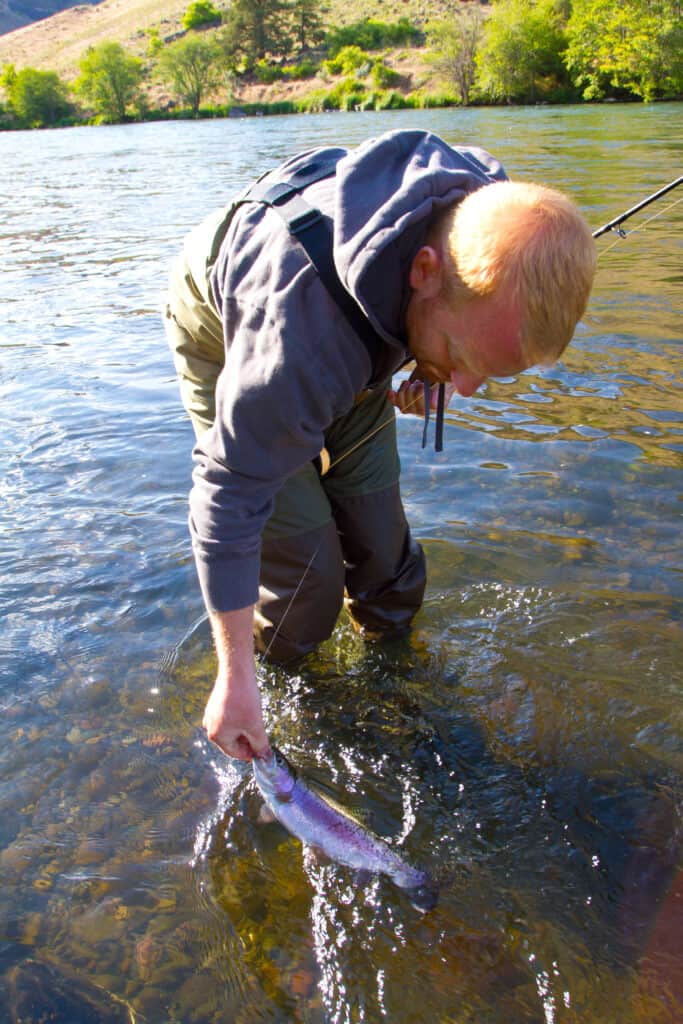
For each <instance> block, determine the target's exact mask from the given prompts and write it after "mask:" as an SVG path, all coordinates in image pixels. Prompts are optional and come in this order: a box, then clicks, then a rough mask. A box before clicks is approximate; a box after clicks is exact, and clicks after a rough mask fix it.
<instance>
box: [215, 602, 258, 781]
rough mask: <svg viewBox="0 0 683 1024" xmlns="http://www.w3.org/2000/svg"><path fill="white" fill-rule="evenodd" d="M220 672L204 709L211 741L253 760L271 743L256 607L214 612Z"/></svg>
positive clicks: (234, 753)
mask: <svg viewBox="0 0 683 1024" xmlns="http://www.w3.org/2000/svg"><path fill="white" fill-rule="evenodd" d="M210 618H211V627H212V630H213V637H214V641H215V644H216V654H217V655H218V676H217V678H216V682H215V683H214V687H213V690H212V691H211V695H210V696H209V699H208V701H207V704H206V709H205V711H204V721H203V725H204V728H205V729H206V734H207V736H208V737H209V739H210V740H211V742H212V743H215V744H216V746H218V747H220V749H221V750H222V751H223V752H224V753H225V754H227V755H228V756H229V757H237V758H239V759H240V760H242V761H250V760H251V758H252V757H262V756H264V755H265V754H267V753H268V751H269V749H270V747H269V744H268V737H267V735H266V730H265V726H264V724H263V712H262V710H261V695H260V693H259V687H258V682H257V680H256V664H255V662H254V641H253V625H254V609H253V608H252V607H249V608H239V609H237V610H236V611H233V612H212V613H211V615H210Z"/></svg>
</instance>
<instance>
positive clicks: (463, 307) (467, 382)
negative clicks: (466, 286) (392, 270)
mask: <svg viewBox="0 0 683 1024" xmlns="http://www.w3.org/2000/svg"><path fill="white" fill-rule="evenodd" d="M443 272H444V266H443V261H442V257H441V253H440V252H439V250H438V249H436V248H433V247H431V246H424V247H423V248H422V249H420V250H419V252H418V253H417V255H416V257H415V259H414V261H413V264H412V267H411V272H410V284H411V288H412V292H411V296H410V300H409V302H408V308H407V312H406V329H407V334H408V346H409V348H410V351H411V353H412V355H413V357H414V359H415V362H416V363H417V376H419V377H420V378H422V379H424V380H427V381H429V382H430V383H431V384H435V383H439V382H444V383H451V384H452V385H453V386H454V387H455V389H456V391H457V392H458V394H460V395H463V396H464V397H469V396H470V395H473V394H474V392H475V391H476V390H477V388H478V387H479V386H480V385H481V384H483V383H484V381H485V380H486V379H487V378H488V377H507V376H512V375H514V374H518V373H521V372H522V370H526V369H528V368H529V365H530V364H529V363H528V362H527V361H526V359H525V357H524V355H523V353H522V344H521V341H522V326H521V316H520V312H519V309H518V307H517V304H516V302H515V300H514V298H513V296H512V295H510V294H508V293H507V291H506V290H505V289H503V290H501V292H499V293H497V294H495V295H487V296H484V297H477V298H469V299H465V300H462V301H460V302H459V304H457V305H453V304H449V302H448V301H447V300H446V298H445V297H444V296H443V294H442V287H441V285H442V274H443Z"/></svg>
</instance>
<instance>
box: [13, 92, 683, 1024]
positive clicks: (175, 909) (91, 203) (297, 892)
mask: <svg viewBox="0 0 683 1024" xmlns="http://www.w3.org/2000/svg"><path fill="white" fill-rule="evenodd" d="M403 126H415V127H424V128H427V127H428V128H430V129H432V130H435V131H437V132H438V133H439V134H441V135H442V136H443V137H445V138H446V139H447V140H449V141H452V142H461V141H464V142H469V143H471V144H475V143H476V144H480V145H483V146H485V147H486V148H488V149H490V150H491V151H492V152H494V153H495V154H496V155H497V156H499V157H500V158H501V159H502V161H503V163H504V164H505V166H506V168H507V170H508V172H509V173H510V174H511V175H513V176H519V177H530V178H536V179H540V180H544V181H546V182H548V183H549V184H553V185H558V186H560V187H563V188H565V189H567V190H569V191H570V192H571V193H572V194H573V195H574V197H575V198H576V199H577V200H578V201H579V203H580V204H581V205H582V206H583V208H584V209H585V211H586V213H587V216H588V218H589V220H590V222H591V223H592V224H594V225H595V226H599V225H600V224H602V223H604V222H605V221H607V220H609V219H611V218H612V217H613V216H615V215H617V214H618V213H620V212H622V211H623V210H625V209H626V208H628V207H629V206H631V205H633V204H634V203H635V202H637V201H638V200H639V199H641V198H643V197H644V196H645V195H647V194H649V193H650V192H652V191H654V190H655V189H657V188H658V187H659V186H661V185H662V184H665V183H666V182H668V181H669V180H671V179H673V178H674V177H676V176H677V175H678V174H680V162H681V146H680V139H681V137H682V129H683V107H682V106H681V105H662V106H653V107H650V108H646V107H637V106H624V107H622V106H617V105H605V106H603V107H596V108H533V109H525V110H476V111H464V112H463V111H439V112H410V113H402V112H396V113H393V114H367V115H366V114H362V115H361V114H358V115H342V114H340V115H320V116H314V117H299V118H281V119H270V118H265V119H254V120H250V121H241V122H232V121H221V122H210V123H209V122H202V123H198V124H193V123H182V124H150V125H132V126H125V127H123V126H122V127H111V128H87V129H85V128H75V129H68V130H64V131H58V132H33V133H16V134H4V135H0V161H1V166H2V169H3V174H2V175H0V199H1V202H0V262H1V264H2V268H3V273H2V274H1V275H0V300H1V308H2V321H1V322H0V394H1V397H2V404H1V406H0V409H1V415H2V421H3V430H2V436H3V442H4V443H3V479H2V496H3V501H2V504H0V529H1V530H2V536H3V544H2V545H1V547H0V572H1V573H2V584H3V585H2V591H1V593H0V609H1V611H2V617H3V629H2V633H1V634H0V658H1V674H0V708H1V709H2V717H1V719H0V849H1V852H0V876H1V877H2V886H1V887H0V978H1V979H2V980H1V981H0V1018H2V1017H3V1013H4V1014H5V1016H8V1015H9V1012H10V1009H9V1008H10V1007H11V1006H14V1007H15V1008H16V1005H17V1000H18V998H19V995H18V993H19V992H20V991H21V981H22V979H24V980H25V979H27V978H33V977H35V975H34V974H31V971H30V968H29V966H28V962H29V960H38V961H41V962H49V963H50V964H52V965H54V967H55V970H56V971H57V972H59V974H63V975H64V976H65V977H66V978H67V984H69V983H70V984H71V985H72V991H73V992H75V993H76V995H78V997H79V998H81V997H82V999H83V1000H84V1002H83V1005H84V1006H85V999H86V996H85V995H82V994H81V993H80V989H79V988H78V986H77V983H76V982H75V981H74V980H73V979H74V978H76V979H78V984H82V985H83V986H90V990H89V991H90V993H91V998H92V999H93V1000H95V1001H97V1000H100V1002H101V1019H105V1017H104V1014H105V1007H106V1008H110V1007H111V1006H112V1005H113V1004H112V1002H111V1001H112V999H113V998H114V997H116V998H117V999H119V1000H123V1001H124V1002H125V1004H127V1005H128V1006H130V1007H131V1008H133V1009H134V1010H135V1012H136V1013H137V1014H138V1015H139V1016H141V1017H142V1018H143V1019H145V1020H147V1021H150V1022H166V1021H179V1022H183V1024H185V1022H187V1024H190V1022H197V1024H204V1022H207V1024H208V1022H214V1021H236V1022H239V1024H252V1022H253V1024H255V1022H261V1021H267V1022H275V1021H278V1022H279V1021H282V1022H285V1021H305V1022H312V1024H319V1022H334V1024H345V1022H348V1024H355V1022H360V1021H369V1022H375V1021H384V1020H387V1021H392V1022H394V1024H405V1022H413V1021H440V1022H441V1021H442V1022H453V1024H456V1022H457V1024H465V1022H470V1021H472V1022H474V1021H476V1022H479V1024H480V1022H498V1021H500V1022H503V1021H505V1022H511V1021H512V1022H515V1024H535V1022H537V1021H539V1022H549V1024H551V1022H554V1024H559V1022H575V1021H576V1022H579V1021H581V1022H591V1024H592V1022H595V1024H597V1022H600V1024H603V1022H611V1021H615V1022H617V1021H618V1022H621V1024H636V1022H638V1024H640V1022H644V1021H648V1022H650V1021H654V1022H659V1021H674V1020H680V1019H681V1017H682V1015H683V1011H682V1010H681V1005H682V1004H683V979H682V976H681V964H680V958H679V946H680V939H681V924H680V922H681V913H680V905H681V900H682V899H683V882H682V877H683V876H682V875H681V874H680V868H681V846H680V837H681V817H680V810H681V795H682V792H683V789H682V786H681V779H682V773H683V763H682V759H681V751H682V743H681V739H682V735H683V723H682V721H681V710H680V709H681V702H680V692H681V683H682V682H683V666H682V657H681V651H682V648H683V643H682V642H683V624H682V618H683V616H682V611H683V579H682V576H681V568H682V567H681V541H680V526H681V500H682V490H683V489H682V486H681V484H682V478H683V473H682V467H683V456H682V452H683V411H682V410H683V403H682V402H681V338H682V335H683V332H682V330H681V328H682V319H681V298H680V296H681V279H682V274H681V267H682V261H681V256H682V252H683V230H682V229H683V216H682V214H681V211H682V210H683V205H678V206H676V207H674V208H672V209H670V210H666V211H665V210H664V208H665V207H668V206H669V205H670V201H669V199H668V198H667V199H665V200H662V201H661V202H660V203H659V204H657V206H656V207H653V208H652V209H651V210H650V211H648V213H647V214H644V215H643V216H641V217H638V218H637V220H636V221H635V222H634V223H633V225H632V226H633V227H634V228H637V227H640V226H641V225H643V224H644V222H645V220H646V217H647V216H649V215H650V214H651V213H655V212H657V213H659V214H660V216H658V217H657V218H656V219H655V220H653V221H652V222H651V223H649V224H647V225H646V226H645V228H644V230H642V231H635V232H634V233H633V234H632V235H631V236H630V237H628V238H626V239H623V240H619V239H617V238H616V237H615V236H614V235H609V236H606V237H605V238H604V239H601V240H600V241H599V243H598V244H599V248H600V250H601V258H600V269H599V273H598V278H597V282H596V288H595V292H594V296H593V300H592V302H591V306H590V309H589V312H588V315H587V316H586V318H585V321H584V323H583V324H582V325H581V326H580V328H579V330H578V332H577V337H576V339H575V342H574V344H573V345H572V347H571V349H570V350H569V351H568V352H567V354H566V358H565V359H564V360H563V362H562V363H561V364H560V365H558V366H556V367H555V368H553V369H550V370H544V371H538V372H537V371H531V372H528V373H525V374H524V375H522V376H521V377H519V378H516V379H507V380H504V381H495V382H491V383H489V384H488V385H487V386H486V387H485V388H484V389H482V391H481V392H480V393H479V394H478V395H477V396H475V397H474V398H473V399H469V400H460V399H456V400H454V402H453V403H452V405H451V409H450V412H449V414H448V418H447V425H446V432H445V441H446V443H445V451H444V452H443V453H442V454H441V455H435V454H434V453H433V452H430V451H425V452H423V451H422V450H421V449H420V443H419V442H420V435H421V425H420V424H419V422H418V421H417V420H414V419H410V418H408V417H406V418H405V419H402V420H401V422H400V427H399V429H400V441H401V452H402V463H403V476H402V486H403V492H404V498H405V502H406V506H407V508H408V512H409V517H410V520H411V522H412V523H413V525H414V529H415V533H416V534H417V535H418V537H419V538H420V539H421V541H422V543H423V544H424V546H425V548H426V550H427V556H428V562H429V571H430V579H429V587H428V592H427V598H426V602H425V606H424V609H423V611H422V612H421V613H420V616H419V618H418V620H417V622H416V627H415V630H414V632H413V634H412V636H411V638H410V641H409V642H404V643H401V644H385V645H374V644H365V643H363V642H362V641H361V640H360V639H359V638H358V637H356V636H355V634H354V633H353V632H352V630H351V629H350V627H349V625H348V622H347V621H345V620H343V619H342V620H341V621H340V624H339V627H338V629H337V632H336V633H335V636H334V637H333V638H332V639H331V640H330V641H329V642H328V643H327V644H325V645H324V646H323V647H322V648H321V649H320V650H319V651H318V652H317V653H316V654H315V655H314V656H311V657H310V658H309V659H307V661H306V662H305V663H304V664H303V665H301V666H300V667H299V668H298V669H297V670H296V671H295V672H283V671H275V670H272V669H269V670H265V669H264V692H265V700H266V706H267V716H268V721H269V723H270V726H271V728H272V732H273V735H274V737H275V738H276V739H277V742H278V743H279V745H280V746H281V747H282V748H283V749H284V750H285V751H286V752H287V753H288V754H289V756H290V757H291V759H293V760H294V761H295V762H296V763H298V764H300V765H301V767H302V769H303V770H304V771H306V772H307V773H308V774H309V775H310V776H311V777H313V778H314V779H317V780H318V781H319V782H321V783H323V784H325V785H326V786H327V787H328V789H329V790H330V791H331V792H332V793H334V794H335V795H336V796H337V797H338V798H339V799H341V800H345V801H347V802H349V803H351V804H352V805H354V806H357V807H359V808H361V809H362V811H363V813H364V814H365V815H366V817H367V819H368V821H369V823H370V824H372V826H373V827H374V828H375V829H376V830H377V831H379V832H380V833H382V834H383V835H385V836H389V837H393V838H394V839H395V841H396V842H397V843H398V844H399V845H400V846H401V848H402V849H403V851H404V852H405V854H406V856H408V857H410V858H412V859H413V860H414V861H415V862H416V863H419V864H421V865H424V866H425V867H427V868H429V869H430V870H432V871H433V872H434V873H435V874H436V875H437V876H438V877H439V878H440V880H441V886H442V888H441V898H440V902H439V905H438V907H437V909H436V910H435V911H433V912H432V913H430V914H427V915H424V916H423V915H420V914H419V913H417V912H416V911H415V910H414V909H413V908H412V907H411V906H410V903H409V901H408V900H407V899H406V898H405V896H404V895H403V894H401V893H400V892H398V891H397V890H396V889H395V888H394V887H393V886H392V885H391V883H390V882H387V881H384V880H381V881H379V880H373V881H372V882H371V883H369V884H361V885H358V884H357V882H356V880H355V879H354V878H353V876H352V875H351V873H350V872H348V871H347V870H345V869H343V868H339V867H335V866H334V865H319V864H316V863H314V862H312V861H310V859H309V858H308V857H307V856H305V855H304V854H303V853H302V850H301V847H300V846H299V845H298V844H297V843H296V842H294V841H291V840H289V839H288V838H287V837H286V835H285V834H284V833H283V832H282V831H281V830H279V828H278V827H277V826H275V825H267V826H263V825H260V824H259V823H258V809H259V802H258V799H257V797H256V793H255V790H254V787H253V783H252V781H251V779H250V775H249V771H248V770H246V769H244V768H243V766H240V765H235V764H233V763H231V762H229V761H227V760H226V759H224V758H221V757H220V755H218V754H217V753H216V752H215V751H214V750H213V749H210V748H209V745H208V744H207V743H206V741H205V739H204V737H203V734H202V732H201V729H200V722H201V714H202V709H203V703H204V700H205V698H206V695H207V693H208V690H209V688H210V685H211V677H212V673H213V656H212V654H211V645H210V639H209V635H208V629H207V626H206V623H205V622H204V621H203V618H202V604H201V597H200V595H199V591H198V587H197V585H196V582H195V577H194V569H193V565H192V560H191V555H190V549H189V543H188V538H187V532H186V494H187V490H188V486H189V472H190V460H189V450H190V447H191V430H190V428H189V425H188V424H187V422H186V421H185V418H184V414H183V412H182V410H181V408H180V403H179V399H178V395H177V389H176V385H175V381H174V379H173V371H172V364H171V359H170V356H169V355H168V353H167V351H166V348H165V341H164V337H163V331H162V327H161V321H160V317H159V309H160V306H161V301H162V293H163V289H164V285H165V275H166V271H167V266H168V263H169V260H170V259H171V257H172V256H173V254H174V253H175V251H176V248H177V246H178V244H179V241H180V239H181V237H182V235H183V233H184V232H185V231H186V230H187V229H189V228H190V227H191V226H193V225H194V223H195V222H196V221H197V220H199V219H200V218H201V216H203V214H204V213H206V212H208V211H209V210H210V209H211V208H212V207H213V206H215V205H218V204H220V203H221V202H222V201H223V200H224V199H225V198H227V197H228V196H229V195H230V194H231V193H232V192H233V191H234V190H236V189H237V188H239V187H241V186H242V185H243V184H245V183H246V182H248V181H249V179H250V178H251V177H252V176H254V175H255V174H257V173H259V172H260V171H261V170H263V169H264V168H265V167H267V166H270V165H272V164H275V163H277V162H279V161H280V160H281V159H284V158H285V157H286V156H287V155H289V154H291V153H293V152H296V151H297V150H300V149H305V148H307V147H310V146H312V145H317V144H322V143H326V142H334V143H342V144H352V143H355V142H357V141H360V140H361V139H362V138H364V137H367V136H368V135H373V134H378V133H379V132H381V131H383V130H386V129H389V128H393V127H403ZM676 198H678V197H677V195H676V193H674V194H673V195H672V196H671V202H673V201H674V200H675V199H676ZM615 242H616V245H614V243H615ZM44 977H45V976H44V975H41V978H43V982H42V983H43V984H44V985H45V988H46V991H45V998H46V999H52V1005H53V1006H57V1001H56V999H55V994H54V991H52V992H50V991H49V984H48V983H47V982H45V981H44ZM68 979H71V982H69V981H68ZM40 995H41V994H40V992H39V993H37V994H36V995H35V998H36V999H38V998H39V997H40ZM74 998H76V996H74ZM677 1000H678V1001H677ZM35 1005H36V1006H37V1005H38V1003H36V1004H35ZM116 1005H117V1006H119V1005H120V1004H116ZM65 1012H66V1011H65ZM35 1013H36V1016H37V1011H35ZM70 1013H71V1015H70V1016H69V1017H68V1018H67V1017H66V1016H64V1015H62V1017H60V1018H59V1019H60V1020H66V1019H69V1020H70V1021H72V1022H73V1024H79V1022H78V1021H74V1018H73V1011H70ZM3 1019H4V1018H3ZM10 1019H11V1017H10ZM82 1019H83V1020H86V1019H87V1018H86V1012H85V1009H84V1010H83V1017H82Z"/></svg>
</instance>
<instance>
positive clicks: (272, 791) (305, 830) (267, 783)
mask: <svg viewBox="0 0 683 1024" xmlns="http://www.w3.org/2000/svg"><path fill="white" fill-rule="evenodd" d="M252 764H253V769H254V777H255V779H256V784H257V786H258V788H259V791H260V793H261V796H262V797H263V799H264V801H265V803H266V805H267V807H268V808H269V809H270V811H271V813H272V814H273V815H274V816H275V818H277V820H278V821H279V822H280V824H281V825H283V826H284V827H285V828H286V829H287V831H288V832H291V834H292V835H293V836H295V837H296V838H297V839H299V840H300V841H301V842H302V843H304V844H305V845H306V846H311V847H313V848H314V849H316V850H320V851H321V852H322V853H323V854H324V855H325V857H327V858H328V859H329V860H332V861H334V862H335V863H337V864H344V865H346V866H347V867H350V868H353V869H354V870H356V871H358V872H361V873H363V874H366V873H369V874H373V875H386V876H387V877H389V878H390V879H391V880H392V881H393V882H394V884H395V885H397V886H398V887H399V889H403V890H404V891H405V892H406V893H407V895H408V897H409V898H410V900H411V902H412V903H413V905H414V906H415V907H417V909H419V910H422V911H426V910H431V909H432V908H433V907H434V906H435V905H436V900H437V887H436V885H435V883H434V881H433V879H432V878H431V876H430V875H429V874H427V872H426V871H422V870H420V869H419V868H415V867H413V866H412V865H411V864H409V863H408V862H407V861H405V860H404V859H403V858H402V857H400V856H399V854H398V853H397V852H396V851H395V850H393V849H392V848H391V847H390V846H389V845H388V843H386V842H385V841H384V840H383V839H381V838H380V837H379V836H377V835H375V834H374V833H373V832H371V831H370V830H369V829H367V828H365V827H364V826H363V825H361V823H360V822H358V821H356V820H355V819H354V818H352V817H351V815H350V814H348V813H346V812H345V811H344V810H342V809H341V808H339V807H337V806H336V805H334V804H332V803H331V802H329V801H328V800H327V799H326V798H325V797H324V796H323V795H322V794H321V793H319V792H317V791H316V790H314V789H312V788H311V787H310V786H308V785H307V784H306V782H305V781H304V780H303V779H301V778H300V777H299V776H298V775H297V773H296V771H295V769H294V768H293V767H292V766H291V765H290V764H289V762H288V761H287V759H286V758H285V757H284V755H283V754H281V753H280V751H279V750H277V749H275V748H274V747H273V748H271V750H270V752H269V753H268V754H267V755H265V757H255V758H254V759H253V762H252Z"/></svg>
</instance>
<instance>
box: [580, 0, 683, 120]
mask: <svg viewBox="0 0 683 1024" xmlns="http://www.w3.org/2000/svg"><path fill="white" fill-rule="evenodd" d="M567 36H568V40H569V45H568V47H567V53H566V64H567V67H568V68H569V70H570V72H571V73H572V75H573V77H574V80H575V82H576V84H577V85H578V86H579V87H580V88H581V90H582V92H583V96H584V97H585V98H586V99H589V100H592V99H600V98H602V97H603V96H605V95H609V94H612V95H613V94H614V93H615V91H616V92H619V91H621V92H627V93H631V94H632V95H635V96H639V97H641V98H642V99H644V100H652V99H656V98H663V99H669V98H674V97H677V96H680V95H681V94H682V93H683V18H682V17H681V9H680V3H679V2H678V0H621V2H620V3H619V4H615V3H613V2H612V0H574V3H573V5H572V13H571V17H570V19H569V22H568V25H567Z"/></svg>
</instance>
